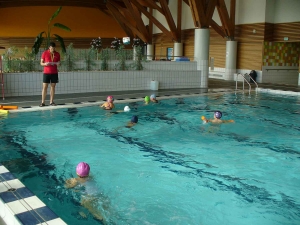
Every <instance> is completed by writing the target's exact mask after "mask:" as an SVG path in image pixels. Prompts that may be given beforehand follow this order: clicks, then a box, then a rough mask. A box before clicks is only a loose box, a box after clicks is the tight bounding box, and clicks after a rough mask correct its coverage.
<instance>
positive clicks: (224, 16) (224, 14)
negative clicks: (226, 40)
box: [217, 0, 232, 37]
mask: <svg viewBox="0 0 300 225" xmlns="http://www.w3.org/2000/svg"><path fill="white" fill-rule="evenodd" d="M217 10H218V12H219V16H220V20H221V23H222V27H223V29H225V33H226V36H227V37H231V36H232V34H231V30H232V29H231V21H230V18H229V15H228V11H227V8H226V4H225V2H224V0H218V4H217Z"/></svg>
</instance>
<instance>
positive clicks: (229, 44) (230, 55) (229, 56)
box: [224, 41, 237, 80]
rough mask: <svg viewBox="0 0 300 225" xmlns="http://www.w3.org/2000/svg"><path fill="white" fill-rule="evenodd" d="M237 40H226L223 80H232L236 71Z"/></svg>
mask: <svg viewBox="0 0 300 225" xmlns="http://www.w3.org/2000/svg"><path fill="white" fill-rule="evenodd" d="M236 55H237V41H226V63H225V75H224V80H234V74H235V73H236Z"/></svg>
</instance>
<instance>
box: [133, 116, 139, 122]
mask: <svg viewBox="0 0 300 225" xmlns="http://www.w3.org/2000/svg"><path fill="white" fill-rule="evenodd" d="M138 121H139V118H138V117H137V116H132V117H131V122H132V123H137V122H138Z"/></svg>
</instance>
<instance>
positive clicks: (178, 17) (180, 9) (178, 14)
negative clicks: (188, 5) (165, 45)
mask: <svg viewBox="0 0 300 225" xmlns="http://www.w3.org/2000/svg"><path fill="white" fill-rule="evenodd" d="M181 21H182V0H178V2H177V34H178V38H179V40H178V42H179V43H180V42H181Z"/></svg>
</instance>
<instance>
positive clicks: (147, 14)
mask: <svg viewBox="0 0 300 225" xmlns="http://www.w3.org/2000/svg"><path fill="white" fill-rule="evenodd" d="M130 1H131V2H132V3H133V4H134V5H135V6H136V7H137V8H138V9H139V10H140V11H141V12H142V13H143V14H144V15H145V16H146V17H148V19H149V20H151V21H152V22H153V23H154V24H155V25H156V26H157V28H158V29H160V30H161V31H162V32H163V33H164V34H165V35H167V36H168V37H169V38H171V39H172V40H173V39H174V38H173V35H172V33H171V32H170V31H168V30H167V29H166V28H165V27H164V26H163V25H162V24H161V23H160V22H159V21H158V20H157V19H156V18H155V17H154V16H152V14H150V13H149V12H148V11H147V10H146V9H145V8H144V7H143V6H142V5H140V4H139V3H138V2H137V0H130Z"/></svg>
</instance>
